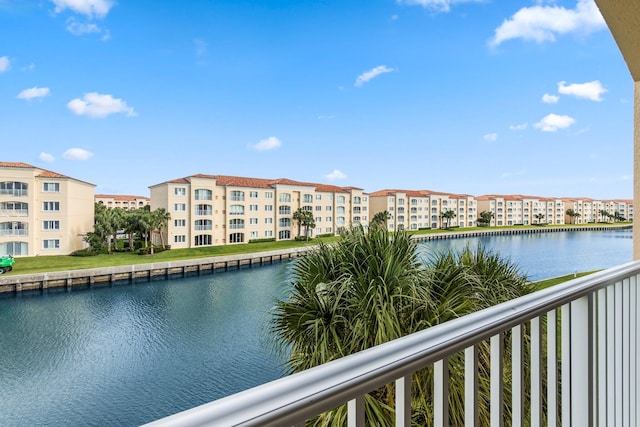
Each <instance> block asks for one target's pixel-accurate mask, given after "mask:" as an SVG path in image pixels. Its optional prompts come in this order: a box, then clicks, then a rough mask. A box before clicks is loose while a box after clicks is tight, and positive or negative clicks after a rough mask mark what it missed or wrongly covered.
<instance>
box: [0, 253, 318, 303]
mask: <svg viewBox="0 0 640 427" xmlns="http://www.w3.org/2000/svg"><path fill="white" fill-rule="evenodd" d="M310 250H311V248H310V247H306V248H294V249H282V250H277V251H269V252H258V253H251V254H240V255H227V256H217V257H211V258H196V259H186V260H180V261H168V262H157V263H149V264H134V265H123V266H117V267H103V268H90V269H84V270H69V271H58V272H50V273H35V274H23V275H16V276H0V293H6V292H22V291H42V290H45V289H55V288H62V289H71V288H73V287H76V286H78V287H82V286H85V287H86V286H89V287H90V286H99V285H100V286H102V285H104V284H110V283H114V282H123V281H136V280H143V281H149V280H151V279H152V278H154V277H166V278H169V277H186V276H189V275H199V274H207V273H208V274H211V273H215V272H218V271H228V270H239V269H241V268H248V267H254V266H261V265H268V264H273V263H274V262H280V261H284V260H288V259H293V258H298V257H300V256H303V255H305V254H306V253H308V252H309V251H310Z"/></svg>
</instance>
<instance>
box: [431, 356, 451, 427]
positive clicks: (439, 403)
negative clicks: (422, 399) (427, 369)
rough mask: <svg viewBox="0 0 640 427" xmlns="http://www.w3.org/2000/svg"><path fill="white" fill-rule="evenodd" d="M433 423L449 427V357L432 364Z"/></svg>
mask: <svg viewBox="0 0 640 427" xmlns="http://www.w3.org/2000/svg"><path fill="white" fill-rule="evenodd" d="M433 378H434V379H433V413H434V416H433V418H434V420H433V424H434V426H435V427H449V358H447V357H445V358H444V359H442V360H438V361H437V362H436V363H434V364H433Z"/></svg>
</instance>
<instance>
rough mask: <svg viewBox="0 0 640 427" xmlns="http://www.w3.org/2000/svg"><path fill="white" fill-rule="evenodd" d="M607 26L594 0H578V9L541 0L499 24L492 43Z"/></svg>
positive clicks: (551, 37) (551, 38)
mask: <svg viewBox="0 0 640 427" xmlns="http://www.w3.org/2000/svg"><path fill="white" fill-rule="evenodd" d="M604 28H606V24H605V22H604V19H603V18H602V15H601V14H600V11H599V10H598V7H597V6H596V4H595V2H594V1H593V0H578V3H577V5H576V7H575V9H566V8H564V7H560V6H556V5H550V6H544V5H541V4H538V5H536V6H531V7H523V8H522V9H520V10H519V11H517V12H516V13H515V14H514V15H513V16H512V17H511V18H510V19H506V20H505V21H504V22H503V23H502V25H500V26H499V27H498V28H496V30H495V35H494V36H493V37H492V38H491V40H489V46H490V47H496V46H499V45H500V44H501V43H503V42H505V41H507V40H511V39H523V40H527V41H535V42H537V43H543V42H553V41H555V40H556V36H557V35H562V34H569V33H583V34H589V33H591V32H594V31H598V30H602V29H604Z"/></svg>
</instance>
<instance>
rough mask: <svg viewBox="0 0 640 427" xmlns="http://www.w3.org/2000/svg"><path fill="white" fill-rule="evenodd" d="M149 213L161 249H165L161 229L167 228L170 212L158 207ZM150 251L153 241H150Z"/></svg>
mask: <svg viewBox="0 0 640 427" xmlns="http://www.w3.org/2000/svg"><path fill="white" fill-rule="evenodd" d="M151 215H152V218H153V219H152V222H153V225H154V231H157V232H158V234H159V235H160V245H162V249H165V244H164V236H163V234H162V231H163V230H164V229H165V228H167V223H168V222H169V221H170V220H171V214H170V213H169V212H167V211H166V209H164V208H158V209H156V210H155V211H153V212H152V213H151ZM151 253H152V254H153V242H151Z"/></svg>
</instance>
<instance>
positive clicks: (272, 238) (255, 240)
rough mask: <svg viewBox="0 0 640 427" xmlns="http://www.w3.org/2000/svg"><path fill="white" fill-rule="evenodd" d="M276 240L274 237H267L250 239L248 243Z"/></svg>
mask: <svg viewBox="0 0 640 427" xmlns="http://www.w3.org/2000/svg"><path fill="white" fill-rule="evenodd" d="M275 241H276V238H275V237H267V238H264V239H251V240H249V243H266V242H275Z"/></svg>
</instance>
